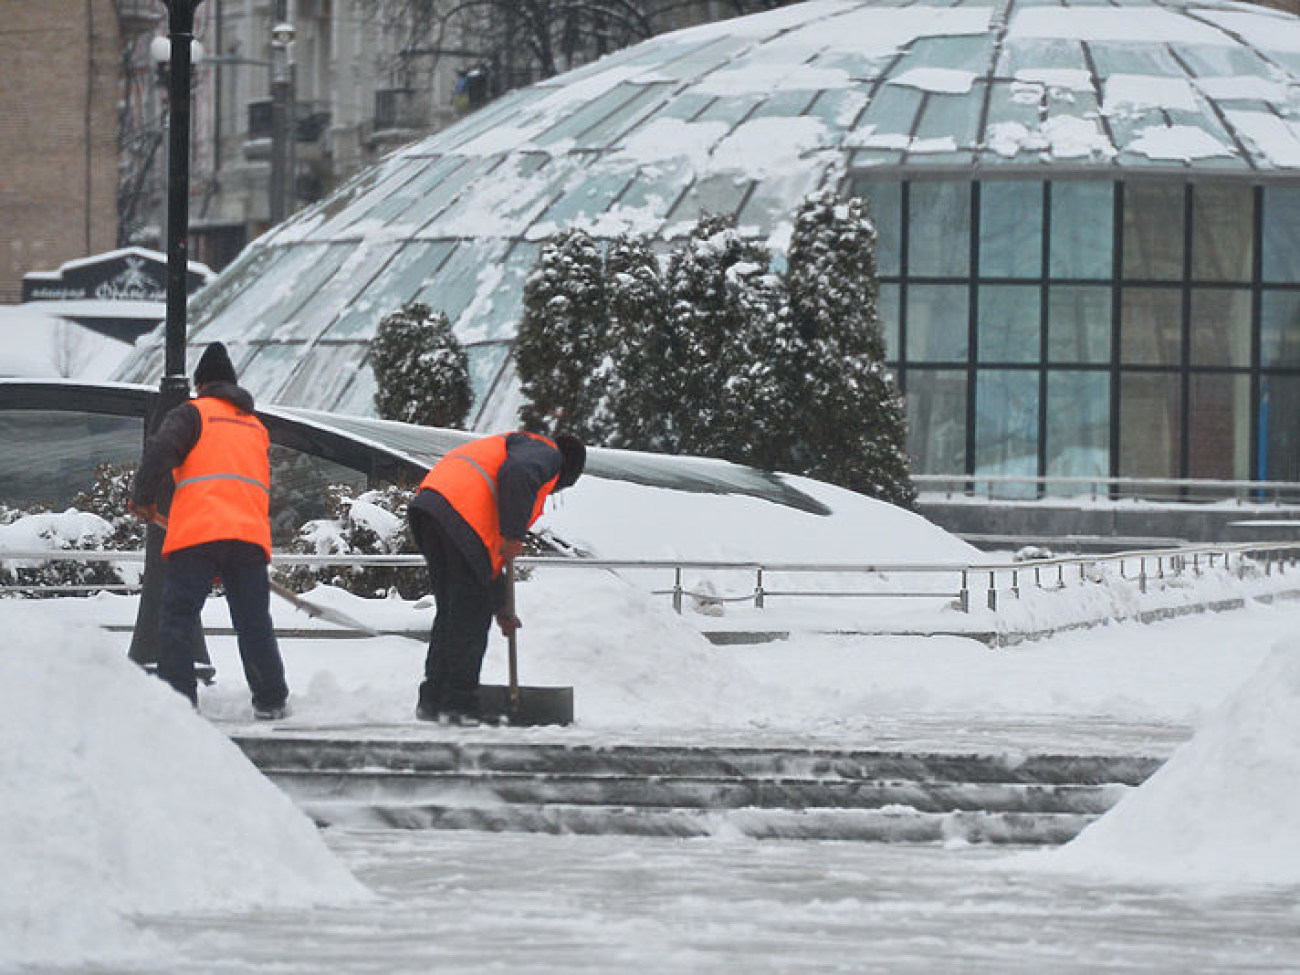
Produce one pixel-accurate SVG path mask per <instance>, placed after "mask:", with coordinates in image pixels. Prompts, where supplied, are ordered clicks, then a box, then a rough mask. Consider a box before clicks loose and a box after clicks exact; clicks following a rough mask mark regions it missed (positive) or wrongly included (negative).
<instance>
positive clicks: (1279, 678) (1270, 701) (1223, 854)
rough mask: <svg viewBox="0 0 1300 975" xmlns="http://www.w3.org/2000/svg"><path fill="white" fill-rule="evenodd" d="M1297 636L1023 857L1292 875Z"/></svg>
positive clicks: (1142, 874)
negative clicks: (1116, 794)
mask: <svg viewBox="0 0 1300 975" xmlns="http://www.w3.org/2000/svg"><path fill="white" fill-rule="evenodd" d="M1298 702H1300V639H1296V638H1290V639H1287V640H1284V641H1281V642H1279V643H1278V644H1277V645H1276V646H1275V647H1274V649H1273V652H1272V654H1271V655H1270V656H1269V657H1268V658H1267V659H1266V660H1265V662H1264V664H1263V666H1261V667H1260V668H1259V669H1258V670H1257V671H1256V672H1255V674H1254V676H1252V677H1251V678H1250V679H1249V680H1248V681H1246V683H1245V684H1244V685H1242V686H1241V688H1240V689H1239V690H1238V691H1237V692H1236V693H1235V694H1233V695H1232V696H1231V697H1229V698H1228V699H1227V700H1226V701H1225V702H1223V703H1222V704H1221V705H1220V706H1219V707H1218V708H1217V709H1216V710H1215V711H1214V713H1213V714H1212V715H1211V716H1210V717H1209V719H1207V720H1206V722H1205V723H1204V725H1203V726H1202V727H1201V728H1200V729H1199V730H1198V731H1197V733H1196V736H1195V737H1194V738H1193V739H1192V740H1191V741H1190V742H1188V743H1187V744H1185V745H1183V746H1182V747H1181V748H1180V749H1179V750H1178V751H1177V752H1175V753H1174V755H1173V757H1172V758H1170V759H1169V761H1168V762H1167V763H1166V764H1165V765H1164V766H1163V767H1162V768H1161V769H1160V770H1159V771H1158V772H1156V774H1155V775H1153V776H1152V777H1151V778H1150V779H1148V780H1147V781H1146V782H1145V783H1144V784H1143V785H1142V786H1141V787H1140V788H1138V789H1136V790H1134V791H1133V792H1130V793H1129V794H1128V795H1126V796H1125V797H1124V798H1123V799H1122V800H1121V801H1120V802H1119V804H1117V805H1116V806H1115V807H1114V808H1113V809H1112V810H1111V811H1110V812H1108V813H1107V814H1106V815H1105V816H1103V817H1102V818H1101V819H1099V820H1097V821H1096V822H1094V823H1093V824H1092V825H1090V826H1089V827H1088V828H1087V829H1085V830H1084V831H1083V832H1082V833H1081V834H1079V836H1078V837H1076V838H1075V840H1074V841H1073V842H1071V843H1069V844H1067V845H1066V846H1064V847H1061V848H1060V849H1057V850H1051V851H1047V852H1044V853H1040V854H1035V855H1033V856H1031V857H1030V858H1028V861H1027V862H1029V863H1031V864H1034V865H1037V866H1041V867H1043V868H1045V869H1055V870H1064V871H1067V872H1077V873H1085V874H1090V875H1099V876H1103V877H1106V878H1109V879H1118V880H1122V881H1141V882H1163V883H1264V884H1289V885H1290V884H1300V844H1297V843H1296V841H1295V837H1296V832H1297V830H1300V707H1297V703H1298Z"/></svg>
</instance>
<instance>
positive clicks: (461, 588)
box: [410, 508, 495, 714]
mask: <svg viewBox="0 0 1300 975" xmlns="http://www.w3.org/2000/svg"><path fill="white" fill-rule="evenodd" d="M410 521H411V534H412V535H413V536H414V537H415V544H416V545H417V546H419V549H420V552H421V554H423V555H424V561H425V564H426V565H428V567H429V580H430V582H431V583H432V585H433V598H434V601H435V602H436V603H437V609H436V611H435V613H434V617H433V627H432V629H431V630H430V631H429V652H428V654H427V656H426V657H425V659H424V683H422V684H421V685H420V704H421V706H422V707H424V708H426V709H428V710H431V711H460V712H464V713H469V714H472V713H474V712H475V711H477V710H478V682H479V672H480V671H481V670H482V668H483V654H484V652H485V651H486V650H487V638H488V630H489V629H490V628H491V626H492V616H493V613H494V612H495V610H494V606H495V597H494V593H493V590H492V589H491V587H489V586H487V585H484V584H483V583H482V582H481V581H480V580H479V578H478V576H477V575H476V574H475V573H474V570H473V569H471V568H470V565H469V563H468V562H467V561H466V560H465V557H464V556H463V555H462V554H461V553H460V550H459V549H458V548H457V547H456V545H455V544H454V543H453V542H452V541H451V539H450V538H448V537H447V535H446V533H445V532H444V531H443V530H442V527H441V526H440V525H439V524H438V522H437V520H436V519H434V518H431V517H430V516H429V515H427V514H425V513H424V512H423V511H420V510H419V509H417V508H413V509H411V514H410Z"/></svg>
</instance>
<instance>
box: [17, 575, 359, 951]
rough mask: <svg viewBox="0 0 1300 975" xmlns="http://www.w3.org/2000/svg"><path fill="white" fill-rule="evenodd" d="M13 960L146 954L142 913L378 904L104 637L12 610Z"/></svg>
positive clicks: (257, 778)
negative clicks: (138, 920) (137, 917)
mask: <svg viewBox="0 0 1300 975" xmlns="http://www.w3.org/2000/svg"><path fill="white" fill-rule="evenodd" d="M5 619H6V624H7V625H6V631H7V633H8V645H7V646H6V648H5V652H4V653H3V654H2V655H0V862H3V863H4V865H5V868H4V882H3V885H0V965H14V964H36V963H41V964H61V963H62V964H71V963H76V962H80V961H86V960H100V961H102V960H104V959H106V958H115V957H123V956H128V955H130V954H132V953H134V952H138V951H141V950H144V948H145V947H147V945H146V942H145V939H144V938H143V937H142V936H141V935H139V934H138V932H137V931H136V929H135V927H134V925H133V924H132V923H131V921H130V917H131V916H132V915H134V914H155V913H170V912H175V911H184V912H194V911H210V910H245V909H249V908H252V907H258V906H277V907H278V906H291V905H307V904H321V903H334V902H355V901H358V900H361V899H365V898H368V897H369V896H370V895H369V893H368V892H367V891H366V890H365V888H364V887H362V886H361V885H360V884H359V883H358V882H357V881H356V880H354V879H353V877H352V876H351V874H350V873H349V872H348V871H347V869H346V868H344V867H343V866H342V865H341V864H340V863H339V862H338V861H337V860H335V858H334V856H333V854H331V853H330V852H329V851H328V849H327V848H326V846H325V844H324V842H323V841H322V839H321V838H320V836H319V835H318V833H317V832H316V829H315V827H314V826H313V825H312V823H311V822H310V821H309V820H308V819H307V818H306V817H305V816H303V814H302V813H301V812H299V811H298V810H297V809H296V808H295V807H294V806H293V805H292V803H290V801H289V800H288V799H287V798H286V797H285V796H284V795H283V794H282V793H280V792H279V791H278V790H277V789H276V788H275V787H274V786H272V785H271V784H270V783H269V782H268V781H267V780H266V779H264V778H263V777H262V776H261V775H260V774H259V773H258V772H257V771H256V770H255V769H254V768H253V766H252V765H251V764H249V763H248V761H247V760H246V759H245V758H244V757H243V755H242V754H241V753H240V751H239V750H238V749H237V748H236V747H235V746H234V745H233V744H232V743H231V742H230V741H229V740H228V739H227V738H226V737H225V736H224V735H223V734H221V732H219V731H218V730H216V729H215V728H213V727H212V726H211V725H210V724H208V723H207V722H206V721H204V720H202V719H201V718H198V717H197V716H195V715H194V714H193V712H192V711H191V709H190V708H189V706H188V704H187V703H186V702H185V700H184V699H183V698H182V697H180V696H179V695H177V694H175V693H174V692H173V691H172V690H171V689H170V688H168V687H166V686H165V685H164V684H162V682H160V681H157V680H154V679H152V678H148V677H146V676H145V675H144V674H143V673H142V672H141V671H140V670H139V669H138V668H136V666H135V665H134V664H132V663H130V662H128V661H127V660H126V658H125V657H124V656H123V655H122V654H121V653H120V651H119V650H118V649H117V648H116V647H114V646H112V645H111V641H110V638H109V637H107V635H105V634H103V632H102V631H99V630H96V629H92V628H88V627H85V628H83V627H71V626H66V625H63V624H61V623H58V622H56V620H55V619H54V617H53V616H52V614H51V613H50V612H49V609H48V607H47V606H46V605H45V604H44V603H43V602H18V601H14V600H7V601H6V606H5Z"/></svg>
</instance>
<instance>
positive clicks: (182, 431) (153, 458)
mask: <svg viewBox="0 0 1300 975" xmlns="http://www.w3.org/2000/svg"><path fill="white" fill-rule="evenodd" d="M203 395H204V396H215V397H216V398H218V399H224V400H226V401H227V402H229V403H232V404H234V405H235V406H237V407H239V408H240V409H241V410H246V411H247V412H249V413H252V412H253V395H252V394H251V393H250V392H249V391H248V390H246V389H244V388H243V387H242V386H238V385H236V384H235V383H230V382H216V383H210V384H208V385H205V386H204V387H203ZM202 432H203V420H202V418H201V417H200V416H199V411H198V408H197V407H196V406H195V405H194V404H193V403H182V404H181V405H180V406H176V407H173V408H172V409H171V410H169V411H168V412H167V415H166V416H164V417H163V421H162V423H161V425H159V427H158V429H157V431H155V433H154V434H153V436H151V437H150V438H149V440H148V442H147V443H146V444H145V450H144V457H143V458H141V460H140V470H139V471H137V472H136V475H135V481H134V483H133V484H132V486H131V500H132V502H134V503H135V504H136V505H137V506H143V505H156V506H157V507H158V510H159V511H160V512H162V513H163V514H166V513H167V511H168V510H169V509H170V508H171V498H172V490H173V485H172V471H173V470H174V469H175V468H177V467H179V466H180V464H181V461H183V460H184V459H185V458H186V457H188V456H189V453H190V451H191V450H193V449H194V445H195V444H196V443H198V442H199V435H200V434H201V433H202Z"/></svg>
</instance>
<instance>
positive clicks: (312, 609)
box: [270, 579, 381, 636]
mask: <svg viewBox="0 0 1300 975" xmlns="http://www.w3.org/2000/svg"><path fill="white" fill-rule="evenodd" d="M270 583H271V592H273V593H275V594H276V595H277V596H279V597H280V598H281V599H283V600H285V601H286V602H288V603H289V604H290V605H292V606H293V608H294V609H298V610H302V612H304V613H306V614H307V615H308V616H311V617H313V618H317V619H323V620H326V621H328V622H330V623H337V624H338V625H339V626H342V627H346V628H347V629H349V630H356V631H357V632H359V633H364V634H365V635H366V636H380V635H381V634H380V632H379V631H378V630H376V629H374V628H373V627H370V626H367V625H366V624H365V623H362V622H361V621H360V620H359V619H355V618H353V617H351V616H349V615H348V614H347V613H345V612H343V611H342V610H338V609H333V608H332V607H330V606H322V605H320V604H319V603H313V602H312V601H311V600H310V599H304V598H303V597H302V596H299V595H298V594H297V593H296V592H294V591H293V590H292V589H290V588H288V587H287V586H282V585H281V584H280V583H278V582H276V581H275V580H274V579H271V580H270Z"/></svg>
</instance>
